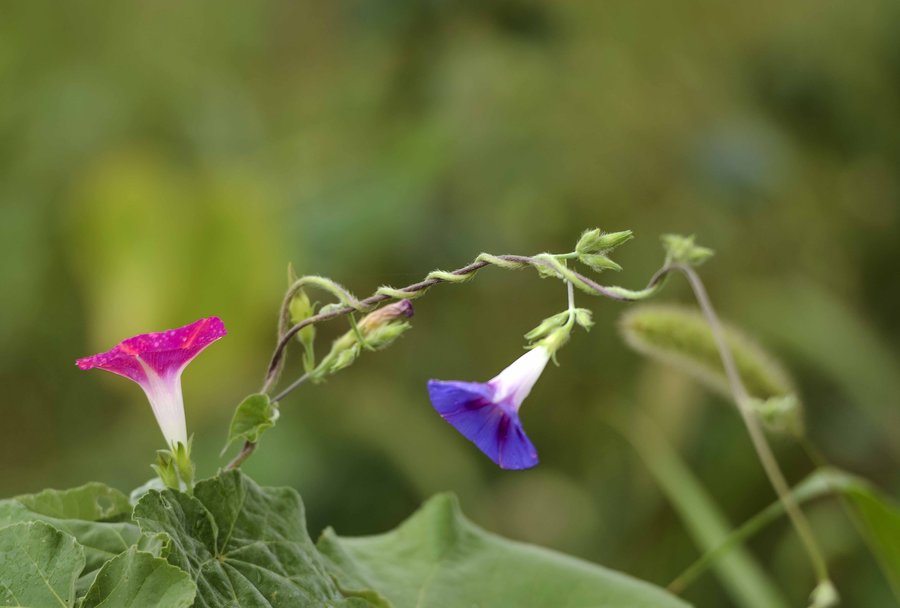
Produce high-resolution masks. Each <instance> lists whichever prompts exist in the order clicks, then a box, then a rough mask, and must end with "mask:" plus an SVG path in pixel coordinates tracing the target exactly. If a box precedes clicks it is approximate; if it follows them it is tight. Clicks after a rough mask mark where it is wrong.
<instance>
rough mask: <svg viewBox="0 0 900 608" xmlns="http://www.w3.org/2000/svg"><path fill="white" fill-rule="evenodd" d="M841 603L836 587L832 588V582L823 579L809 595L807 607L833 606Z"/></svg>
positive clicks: (825, 607) (831, 607) (829, 607)
mask: <svg viewBox="0 0 900 608" xmlns="http://www.w3.org/2000/svg"><path fill="white" fill-rule="evenodd" d="M840 603H841V598H840V596H839V595H838V592H837V589H835V588H834V583H832V582H831V581H829V580H824V581H822V582H821V583H819V584H818V585H816V588H815V589H813V592H812V594H811V595H810V596H809V608H833V607H834V606H837V605H838V604H840Z"/></svg>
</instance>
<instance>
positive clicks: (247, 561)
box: [134, 471, 366, 608]
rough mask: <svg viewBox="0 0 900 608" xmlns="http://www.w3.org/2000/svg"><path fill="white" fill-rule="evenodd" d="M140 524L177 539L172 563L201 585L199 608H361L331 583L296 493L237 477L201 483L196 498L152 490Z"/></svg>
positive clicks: (138, 513) (137, 513)
mask: <svg viewBox="0 0 900 608" xmlns="http://www.w3.org/2000/svg"><path fill="white" fill-rule="evenodd" d="M134 518H135V520H136V521H137V522H138V523H139V524H140V526H141V529H142V530H144V532H146V533H149V534H155V533H159V532H164V533H166V534H168V535H169V536H170V537H171V538H172V544H171V546H170V548H169V553H168V556H167V558H168V560H169V563H171V564H173V565H175V566H178V567H179V568H181V569H182V570H184V571H186V572H188V573H189V574H190V575H191V577H192V578H193V579H194V581H195V582H196V583H197V604H196V605H197V606H203V607H210V608H217V607H219V606H228V607H232V606H241V607H242V608H253V607H255V606H261V607H262V606H264V607H270V606H271V607H275V608H278V607H282V606H283V607H286V608H303V607H307V606H308V607H310V608H312V607H315V608H323V607H328V606H349V605H354V604H353V603H348V602H346V601H345V599H344V596H343V595H342V594H341V592H340V590H339V589H338V587H337V586H336V584H335V582H334V581H333V580H332V579H331V577H330V575H329V573H328V570H327V568H326V564H325V563H324V561H323V559H322V558H321V556H320V555H319V554H318V552H317V551H316V548H315V545H313V543H312V541H311V540H310V538H309V534H308V533H307V531H306V522H305V518H304V511H303V503H302V502H301V501H300V496H299V495H298V494H297V492H296V491H294V490H293V489H291V488H261V487H259V486H258V485H256V484H255V483H254V482H253V481H252V480H251V479H249V478H248V477H245V476H244V475H242V474H241V473H240V472H239V471H229V472H226V473H222V474H221V475H219V476H218V477H214V478H212V479H207V480H204V481H201V482H200V483H198V484H197V485H196V486H195V488H194V495H193V496H188V495H187V494H184V493H182V492H174V491H172V490H164V491H162V492H157V491H150V492H148V493H147V494H145V495H144V497H143V498H141V500H140V502H139V503H138V504H137V506H136V507H135V509H134ZM355 605H366V604H365V603H363V604H359V603H356V604H355Z"/></svg>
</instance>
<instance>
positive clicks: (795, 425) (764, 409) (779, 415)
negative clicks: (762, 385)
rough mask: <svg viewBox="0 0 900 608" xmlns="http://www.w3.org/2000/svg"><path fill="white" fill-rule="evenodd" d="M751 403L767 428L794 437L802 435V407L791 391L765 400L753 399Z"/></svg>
mask: <svg viewBox="0 0 900 608" xmlns="http://www.w3.org/2000/svg"><path fill="white" fill-rule="evenodd" d="M751 405H752V407H753V410H754V411H755V412H756V415H757V416H758V417H759V420H760V421H761V422H762V423H763V426H765V427H766V429H767V430H769V431H771V432H773V433H779V434H789V435H792V436H794V437H801V436H803V409H802V408H801V407H800V400H799V399H797V396H796V395H794V394H793V393H791V394H788V395H781V396H778V397H769V398H768V399H766V400H765V401H764V400H762V399H753V400H752V401H751Z"/></svg>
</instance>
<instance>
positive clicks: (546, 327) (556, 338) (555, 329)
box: [525, 308, 594, 354]
mask: <svg viewBox="0 0 900 608" xmlns="http://www.w3.org/2000/svg"><path fill="white" fill-rule="evenodd" d="M575 325H579V326H581V327H582V328H584V330H585V331H590V330H591V327H593V326H594V319H593V315H592V313H591V311H590V310H588V309H587V308H571V309H569V310H564V311H562V312H560V313H557V314H555V315H553V316H552V317H547V318H546V319H544V320H543V321H541V323H540V325H538V326H537V327H535V328H534V329H532V330H531V331H529V332H528V333H527V334H525V339H526V340H528V342H529V345H530V346H531V347H536V346H543V347H545V348H547V350H548V351H550V353H551V354H554V353H556V351H557V350H559V349H560V347H562V346H563V345H564V344H565V343H566V342H568V341H569V336H570V335H571V333H572V327H574V326H575Z"/></svg>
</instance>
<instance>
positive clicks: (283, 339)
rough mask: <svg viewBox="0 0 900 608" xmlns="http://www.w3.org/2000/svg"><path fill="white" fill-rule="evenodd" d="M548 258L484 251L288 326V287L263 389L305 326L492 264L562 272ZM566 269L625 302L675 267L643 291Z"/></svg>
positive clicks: (589, 287) (413, 294) (585, 286)
mask: <svg viewBox="0 0 900 608" xmlns="http://www.w3.org/2000/svg"><path fill="white" fill-rule="evenodd" d="M548 258H550V259H552V256H548V257H529V256H521V255H500V256H492V255H487V254H482V255H480V256H478V259H477V260H475V261H474V262H472V263H471V264H467V265H466V266H463V267H462V268H457V269H456V270H452V271H450V272H444V271H435V272H432V273H429V274H428V276H426V277H425V279H424V280H422V281H419V282H418V283H413V284H412V285H407V286H406V287H402V288H400V289H393V288H390V287H381V288H379V289H378V290H377V291H376V292H375V293H374V294H373V295H371V296H369V297H368V298H365V299H363V300H356V299H355V298H353V297H352V296H351V295H350V294H349V293H348V292H346V291H345V292H343V293H344V295H345V298H342V299H344V301H346V302H348V304H346V305H345V306H341V307H337V308H330V309H328V310H325V311H323V312H320V313H319V314H317V315H314V316H312V317H309V318H307V319H304V320H303V321H301V322H299V323H297V324H295V325H293V326H292V327H290V328H287V329H284V325H286V324H285V323H284V322H283V320H284V319H285V313H284V310H285V309H286V307H287V306H289V305H290V298H291V297H293V293H295V292H296V290H294V289H291V290H289V291H288V294H287V297H286V298H285V300H284V303H283V304H282V314H281V315H280V318H279V322H280V324H281V329H283V331H280V332H279V338H278V343H277V344H276V346H275V350H274V352H273V353H272V357H271V359H270V360H269V367H268V369H267V370H266V377H265V380H264V382H263V385H262V388H261V390H260V392H263V393H268V392H269V391H270V390H272V388H273V387H274V385H275V383H276V382H277V381H278V375H279V373H280V371H281V366H282V362H283V360H284V354H285V349H286V348H287V346H288V345H289V344H290V342H291V339H292V338H293V337H294V336H295V335H297V333H298V332H299V331H300V330H301V329H303V328H304V327H307V326H309V325H314V324H316V323H321V322H322V321H328V320H330V319H335V318H338V317H342V316H344V315H347V314H350V313H351V312H353V311H361V312H365V311H368V310H371V309H372V308H373V307H375V306H376V305H378V304H380V303H381V302H385V301H387V300H390V299H402V298H408V299H414V298H417V297H419V296H421V295H423V294H424V293H425V292H426V291H427V290H428V289H430V288H431V287H433V286H435V285H438V284H440V283H454V282H462V281H466V280H469V279H471V278H472V277H473V276H474V274H475V273H476V272H478V271H479V270H481V269H482V268H484V267H485V266H489V265H495V266H501V267H504V268H509V269H514V268H524V267H526V266H533V267H535V268H544V269H547V270H550V271H551V272H559V268H558V267H557V266H555V265H554V264H553V263H552V261H550V259H548ZM565 271H566V272H565V275H566V276H565V278H567V279H568V280H569V282H570V283H576V284H577V285H578V286H579V287H580V288H581V289H582V290H584V291H588V292H592V293H593V294H594V295H599V296H604V297H607V298H611V299H613V300H618V301H621V302H630V301H635V300H642V299H644V298H647V297H650V296H651V295H653V294H655V293H656V292H657V291H658V290H659V289H660V288H661V287H662V286H663V279H664V278H665V277H666V276H667V274H668V273H669V272H670V271H671V267H670V266H669V265H668V264H666V265H664V266H663V267H662V268H660V269H659V270H658V271H656V273H655V274H654V275H653V276H652V277H651V278H650V281H649V282H648V283H647V287H645V288H644V289H643V290H640V291H631V290H628V289H625V288H622V287H614V286H613V287H610V286H605V285H600V284H599V283H597V282H595V281H593V280H591V279H590V278H588V277H586V276H584V275H582V274H580V273H578V272H576V271H574V270H568V269H565Z"/></svg>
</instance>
